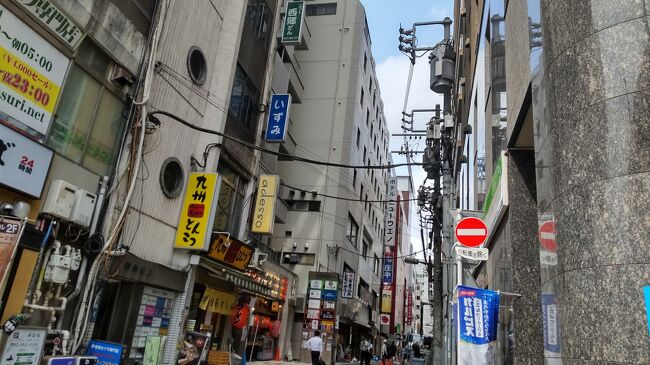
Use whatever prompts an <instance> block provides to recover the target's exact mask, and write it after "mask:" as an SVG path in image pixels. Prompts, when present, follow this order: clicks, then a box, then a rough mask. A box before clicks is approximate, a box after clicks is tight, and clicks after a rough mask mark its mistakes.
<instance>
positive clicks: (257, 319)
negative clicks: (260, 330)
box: [253, 314, 262, 327]
mask: <svg viewBox="0 0 650 365" xmlns="http://www.w3.org/2000/svg"><path fill="white" fill-rule="evenodd" d="M261 322H262V319H261V318H260V315H259V314H254V315H253V327H260V325H261Z"/></svg>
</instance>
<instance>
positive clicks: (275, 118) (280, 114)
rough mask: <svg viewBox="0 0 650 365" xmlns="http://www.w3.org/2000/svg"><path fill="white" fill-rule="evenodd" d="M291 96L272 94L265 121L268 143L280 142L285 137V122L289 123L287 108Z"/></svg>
mask: <svg viewBox="0 0 650 365" xmlns="http://www.w3.org/2000/svg"><path fill="white" fill-rule="evenodd" d="M290 105H291V95H289V94H273V95H272V96H271V103H270V105H269V116H268V118H267V120H266V136H265V139H266V140H267V141H268V142H282V141H284V138H285V137H286V136H287V121H289V106H290Z"/></svg>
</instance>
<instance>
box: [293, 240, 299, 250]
mask: <svg viewBox="0 0 650 365" xmlns="http://www.w3.org/2000/svg"><path fill="white" fill-rule="evenodd" d="M296 248H298V243H297V242H294V243H293V249H294V250H295V249H296Z"/></svg>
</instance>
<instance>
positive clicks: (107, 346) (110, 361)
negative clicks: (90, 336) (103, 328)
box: [86, 340, 123, 365]
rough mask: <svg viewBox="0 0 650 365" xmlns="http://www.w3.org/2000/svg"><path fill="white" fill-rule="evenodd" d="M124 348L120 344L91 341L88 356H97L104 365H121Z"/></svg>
mask: <svg viewBox="0 0 650 365" xmlns="http://www.w3.org/2000/svg"><path fill="white" fill-rule="evenodd" d="M122 350H123V347H122V345H121V344H119V343H112V342H106V341H99V340H90V342H89V343H88V349H87V350H86V355H88V356H95V357H97V360H98V361H99V363H101V364H102V365H103V364H105V365H120V362H121V361H122Z"/></svg>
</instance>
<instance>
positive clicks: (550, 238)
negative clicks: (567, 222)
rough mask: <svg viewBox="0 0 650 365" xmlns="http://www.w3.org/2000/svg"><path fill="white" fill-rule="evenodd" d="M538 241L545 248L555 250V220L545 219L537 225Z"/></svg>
mask: <svg viewBox="0 0 650 365" xmlns="http://www.w3.org/2000/svg"><path fill="white" fill-rule="evenodd" d="M539 243H541V244H542V246H544V248H545V249H547V250H549V251H551V252H555V250H556V249H557V243H556V242H555V222H553V221H546V222H544V223H542V225H541V226H539Z"/></svg>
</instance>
